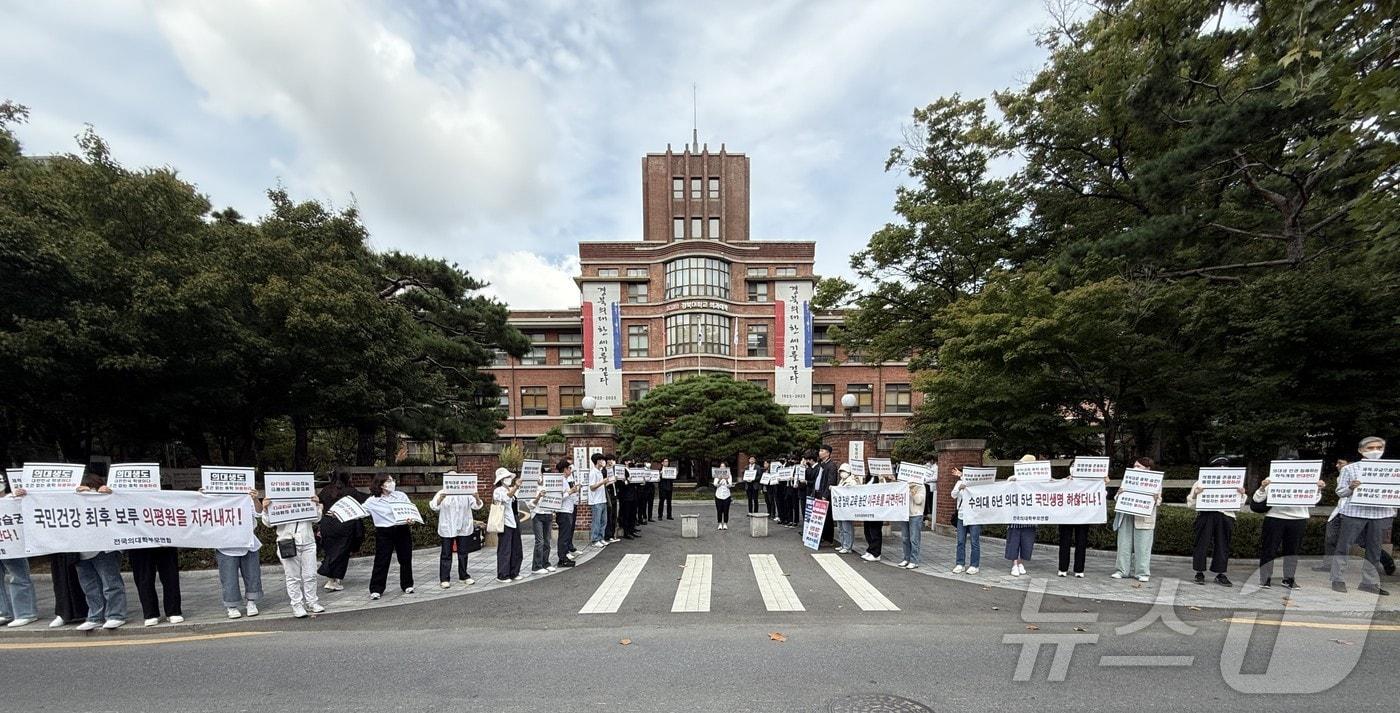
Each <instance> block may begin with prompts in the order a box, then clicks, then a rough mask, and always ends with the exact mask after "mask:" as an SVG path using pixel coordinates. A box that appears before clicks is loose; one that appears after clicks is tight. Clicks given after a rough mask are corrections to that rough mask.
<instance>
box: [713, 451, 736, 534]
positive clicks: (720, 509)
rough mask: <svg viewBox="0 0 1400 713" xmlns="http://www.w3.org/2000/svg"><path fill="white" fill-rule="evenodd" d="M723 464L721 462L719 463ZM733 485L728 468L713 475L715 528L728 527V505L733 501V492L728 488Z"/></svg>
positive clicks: (723, 528) (724, 528) (725, 528)
mask: <svg viewBox="0 0 1400 713" xmlns="http://www.w3.org/2000/svg"><path fill="white" fill-rule="evenodd" d="M721 465H723V464H721ZM733 485H734V478H733V476H731V475H730V474H729V469H728V468H725V469H724V470H722V471H719V473H718V475H716V476H715V523H716V526H715V529H716V530H728V529H729V506H730V505H732V504H733V503H734V497H733V493H731V492H730V488H731V487H732V486H733Z"/></svg>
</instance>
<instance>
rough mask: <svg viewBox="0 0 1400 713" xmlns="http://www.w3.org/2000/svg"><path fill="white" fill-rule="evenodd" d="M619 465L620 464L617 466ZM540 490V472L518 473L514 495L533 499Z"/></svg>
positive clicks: (524, 498)
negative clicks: (517, 484)
mask: <svg viewBox="0 0 1400 713" xmlns="http://www.w3.org/2000/svg"><path fill="white" fill-rule="evenodd" d="M618 467H621V466H618ZM539 492H540V474H539V473H532V474H530V475H525V474H524V473H521V475H520V489H519V490H517V491H516V492H515V496H516V497H518V498H521V499H523V500H534V499H535V495H536V494H537V493H539Z"/></svg>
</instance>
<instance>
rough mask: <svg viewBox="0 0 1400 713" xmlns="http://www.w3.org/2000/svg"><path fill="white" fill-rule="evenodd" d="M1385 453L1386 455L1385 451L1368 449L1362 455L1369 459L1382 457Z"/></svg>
mask: <svg viewBox="0 0 1400 713" xmlns="http://www.w3.org/2000/svg"><path fill="white" fill-rule="evenodd" d="M1383 455H1385V451H1366V452H1365V453H1362V454H1361V457H1362V458H1365V459H1367V460H1376V459H1377V458H1380V457H1381V456H1383Z"/></svg>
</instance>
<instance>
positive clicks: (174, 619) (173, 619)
mask: <svg viewBox="0 0 1400 713" xmlns="http://www.w3.org/2000/svg"><path fill="white" fill-rule="evenodd" d="M166 621H168V622H170V623H171V624H181V623H184V621H185V617H182V616H180V615H179V614H171V615H170V618H168V619H166Z"/></svg>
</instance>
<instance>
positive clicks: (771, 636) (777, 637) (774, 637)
mask: <svg viewBox="0 0 1400 713" xmlns="http://www.w3.org/2000/svg"><path fill="white" fill-rule="evenodd" d="M768 640H769V641H779V642H782V641H787V637H786V636H783V635H782V634H780V633H778V632H776V631H770V632H768Z"/></svg>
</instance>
